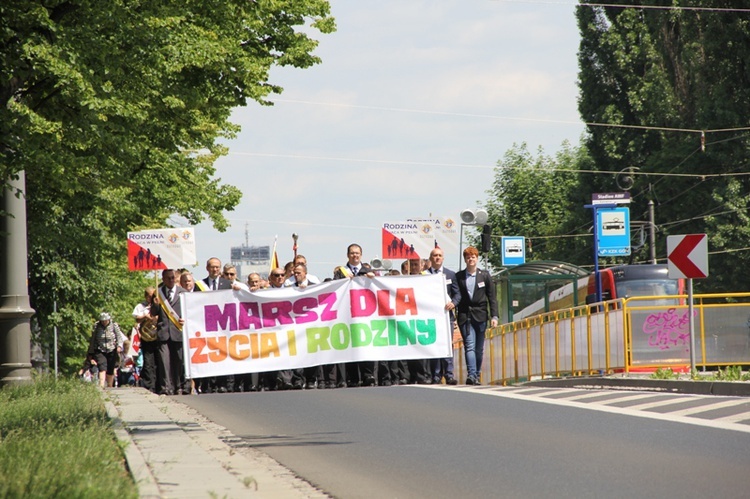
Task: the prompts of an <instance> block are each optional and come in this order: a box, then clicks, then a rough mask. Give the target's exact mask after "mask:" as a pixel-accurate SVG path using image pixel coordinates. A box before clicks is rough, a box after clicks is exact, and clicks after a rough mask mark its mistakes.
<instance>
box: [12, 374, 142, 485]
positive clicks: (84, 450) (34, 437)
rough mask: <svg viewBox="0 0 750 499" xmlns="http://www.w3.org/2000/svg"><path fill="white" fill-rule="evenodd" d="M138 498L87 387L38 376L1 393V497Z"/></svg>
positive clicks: (104, 418)
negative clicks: (108, 496)
mask: <svg viewBox="0 0 750 499" xmlns="http://www.w3.org/2000/svg"><path fill="white" fill-rule="evenodd" d="M103 493H106V494H108V495H109V494H114V495H116V497H118V498H129V497H133V498H135V497H138V491H137V488H136V486H135V484H134V483H133V480H132V479H131V477H130V474H129V473H128V471H127V469H126V467H125V461H124V458H123V453H122V450H121V449H120V447H119V445H118V443H117V440H116V438H115V435H114V431H113V430H112V427H111V422H110V420H109V418H108V417H107V414H106V411H105V409H104V403H103V401H102V397H101V394H100V393H99V391H98V389H97V388H96V387H95V386H94V385H93V384H92V383H83V382H81V381H78V380H57V381H55V379H54V378H53V377H43V378H40V379H37V380H35V382H34V383H32V384H29V385H24V386H13V387H5V388H3V389H2V390H0V498H6V497H7V498H15V497H19V498H20V497H23V498H27V497H31V498H36V497H40V498H41V497H45V498H46V497H66V498H79V497H80V498H83V497H97V496H100V495H101V494H103Z"/></svg>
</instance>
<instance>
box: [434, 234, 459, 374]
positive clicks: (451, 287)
mask: <svg viewBox="0 0 750 499" xmlns="http://www.w3.org/2000/svg"><path fill="white" fill-rule="evenodd" d="M427 273H428V274H443V275H444V276H445V286H446V291H447V292H448V300H449V301H448V303H446V304H445V310H446V312H447V313H448V314H449V315H450V319H451V342H452V341H453V335H452V331H453V324H454V323H455V322H456V317H455V315H454V314H453V309H455V308H456V305H458V302H459V301H461V293H460V292H459V290H458V281H456V273H455V272H453V271H452V270H450V269H446V268H445V267H443V250H441V249H440V248H434V249H433V250H432V251H430V268H429V269H427ZM430 367H431V372H432V383H433V384H439V383H440V382H441V381H442V380H443V377H445V383H446V384H448V385H455V384H457V381H456V378H454V377H453V356H450V357H446V358H444V359H432V360H431V365H430Z"/></svg>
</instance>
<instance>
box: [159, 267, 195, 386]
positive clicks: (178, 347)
mask: <svg viewBox="0 0 750 499" xmlns="http://www.w3.org/2000/svg"><path fill="white" fill-rule="evenodd" d="M161 279H162V284H161V285H160V286H159V288H158V290H157V296H155V297H154V302H153V304H152V305H151V315H152V316H154V317H156V318H157V319H156V341H158V343H159V344H158V350H157V355H156V393H158V394H159V395H176V394H178V393H180V394H190V386H189V385H187V386H186V383H185V368H184V362H183V349H182V324H183V323H184V322H185V320H184V319H182V318H181V317H180V308H181V296H180V295H182V293H184V292H185V290H184V289H183V288H182V287H180V286H178V285H177V283H176V282H175V273H174V270H172V269H165V270H163V271H162V273H161Z"/></svg>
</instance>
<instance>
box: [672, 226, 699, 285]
mask: <svg viewBox="0 0 750 499" xmlns="http://www.w3.org/2000/svg"><path fill="white" fill-rule="evenodd" d="M667 263H668V266H669V277H670V278H671V279H679V278H681V277H686V278H688V279H695V278H697V279H701V278H704V277H706V276H708V240H707V238H706V234H687V235H684V236H668V237H667Z"/></svg>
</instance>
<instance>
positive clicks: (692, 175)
mask: <svg viewBox="0 0 750 499" xmlns="http://www.w3.org/2000/svg"><path fill="white" fill-rule="evenodd" d="M229 155H230V156H254V157H259V158H284V159H300V160H316V161H342V162H349V163H373V164H381V165H383V164H386V165H412V166H429V167H435V166H440V167H446V168H480V169H494V168H497V167H498V166H497V165H471V164H465V163H431V162H427V161H405V160H387V159H367V158H341V157H335V156H312V155H305V154H276V153H260V152H243V151H230V152H229ZM505 168H524V167H508V166H506V167H505ZM534 170H537V171H550V172H565V173H591V174H596V175H619V174H620V173H621V172H619V171H617V172H612V171H599V170H576V169H574V168H555V167H550V168H544V167H539V168H536V167H535V168H534ZM628 175H646V176H652V177H688V178H698V179H701V180H706V179H711V178H719V177H744V176H750V172H736V173H658V172H632V173H628Z"/></svg>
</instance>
